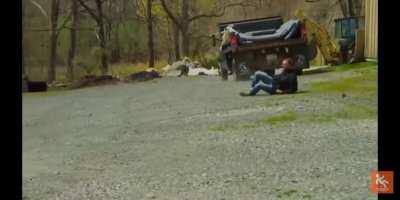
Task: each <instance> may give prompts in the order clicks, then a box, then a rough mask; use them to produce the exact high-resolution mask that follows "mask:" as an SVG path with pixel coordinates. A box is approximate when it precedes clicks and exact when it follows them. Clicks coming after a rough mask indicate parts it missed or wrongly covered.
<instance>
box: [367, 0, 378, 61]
mask: <svg viewBox="0 0 400 200" xmlns="http://www.w3.org/2000/svg"><path fill="white" fill-rule="evenodd" d="M365 57H367V58H375V59H376V58H378V0H365Z"/></svg>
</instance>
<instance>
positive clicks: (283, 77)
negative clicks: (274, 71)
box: [240, 58, 297, 96]
mask: <svg viewBox="0 0 400 200" xmlns="http://www.w3.org/2000/svg"><path fill="white" fill-rule="evenodd" d="M281 67H282V68H283V71H282V73H280V74H278V75H275V76H273V77H272V76H270V75H268V74H267V73H265V72H263V71H256V72H255V73H254V75H253V76H252V77H251V79H252V82H251V88H250V92H249V93H245V92H241V93H240V95H241V96H254V95H256V94H257V93H258V92H259V91H260V90H263V91H265V92H267V93H269V94H271V95H272V94H276V93H281V94H290V93H295V92H297V71H296V68H295V66H294V62H293V60H292V59H291V58H286V59H284V60H283V61H282V66H281Z"/></svg>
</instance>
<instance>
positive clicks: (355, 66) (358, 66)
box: [334, 61, 378, 71]
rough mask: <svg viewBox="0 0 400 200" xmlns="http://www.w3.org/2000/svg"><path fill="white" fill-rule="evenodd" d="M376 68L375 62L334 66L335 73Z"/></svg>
mask: <svg viewBox="0 0 400 200" xmlns="http://www.w3.org/2000/svg"><path fill="white" fill-rule="evenodd" d="M376 66H378V63H377V62H373V61H369V62H360V63H354V64H343V65H337V66H334V69H335V71H348V70H354V69H362V68H371V67H372V68H373V67H376Z"/></svg>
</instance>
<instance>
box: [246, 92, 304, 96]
mask: <svg viewBox="0 0 400 200" xmlns="http://www.w3.org/2000/svg"><path fill="white" fill-rule="evenodd" d="M307 93H310V91H308V90H300V91H297V92H296V93H293V94H274V95H271V94H268V93H262V94H257V95H255V96H249V97H266V96H285V95H288V96H289V95H296V94H307Z"/></svg>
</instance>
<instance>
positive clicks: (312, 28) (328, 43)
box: [295, 10, 340, 65]
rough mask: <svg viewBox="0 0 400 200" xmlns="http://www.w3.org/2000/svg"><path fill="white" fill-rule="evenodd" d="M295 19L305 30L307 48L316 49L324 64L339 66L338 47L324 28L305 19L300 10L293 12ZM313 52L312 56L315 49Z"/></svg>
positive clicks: (315, 51)
mask: <svg viewBox="0 0 400 200" xmlns="http://www.w3.org/2000/svg"><path fill="white" fill-rule="evenodd" d="M295 17H296V18H297V19H298V20H300V21H302V23H303V24H304V25H305V27H306V29H307V41H308V43H309V46H311V47H312V46H314V47H318V49H319V50H320V52H321V54H322V56H323V57H324V59H325V61H326V63H328V64H333V65H336V64H339V63H340V45H339V43H338V42H336V41H334V40H333V39H332V38H331V36H330V35H329V32H328V31H327V30H326V28H325V27H323V26H321V25H319V24H317V23H315V22H314V21H312V20H310V19H309V18H307V17H306V16H305V15H304V13H303V11H302V10H297V11H296V12H295ZM313 51H314V52H313V54H316V53H317V49H316V48H314V50H313Z"/></svg>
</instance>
